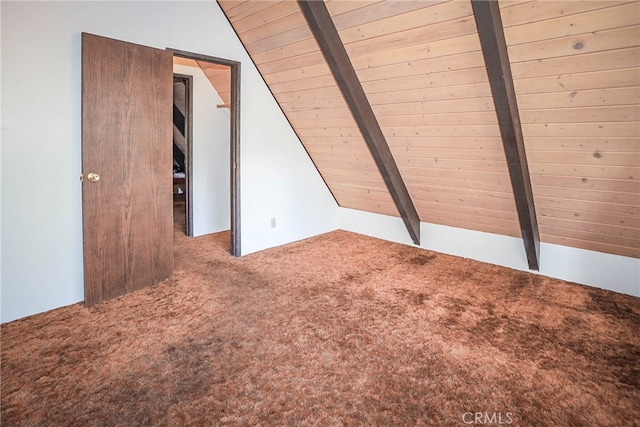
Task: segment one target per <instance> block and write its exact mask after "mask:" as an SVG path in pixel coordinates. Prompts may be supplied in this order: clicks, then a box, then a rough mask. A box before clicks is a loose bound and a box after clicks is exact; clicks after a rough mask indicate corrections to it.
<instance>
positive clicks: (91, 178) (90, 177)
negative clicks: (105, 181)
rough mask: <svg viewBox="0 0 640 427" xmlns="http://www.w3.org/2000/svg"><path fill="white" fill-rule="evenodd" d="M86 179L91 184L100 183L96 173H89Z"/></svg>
mask: <svg viewBox="0 0 640 427" xmlns="http://www.w3.org/2000/svg"><path fill="white" fill-rule="evenodd" d="M87 179H88V180H89V181H91V182H98V181H100V175H98V174H97V173H93V172H91V173H89V174H87Z"/></svg>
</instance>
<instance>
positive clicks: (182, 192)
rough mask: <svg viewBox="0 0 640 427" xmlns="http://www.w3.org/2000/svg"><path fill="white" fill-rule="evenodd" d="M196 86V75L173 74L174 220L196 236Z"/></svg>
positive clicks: (178, 225)
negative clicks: (194, 194) (194, 221)
mask: <svg viewBox="0 0 640 427" xmlns="http://www.w3.org/2000/svg"><path fill="white" fill-rule="evenodd" d="M192 88H193V76H191V75H188V74H176V73H174V74H173V212H174V215H173V216H174V218H173V221H174V224H175V227H176V228H177V229H180V230H181V231H182V232H184V234H186V235H187V236H193V217H192V212H193V204H192V201H193V192H192V187H191V170H192V146H193V145H192V136H191V135H192V129H193V120H192V102H193V95H192Z"/></svg>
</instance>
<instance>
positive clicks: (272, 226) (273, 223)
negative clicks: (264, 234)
mask: <svg viewBox="0 0 640 427" xmlns="http://www.w3.org/2000/svg"><path fill="white" fill-rule="evenodd" d="M271 228H276V219H275V218H271Z"/></svg>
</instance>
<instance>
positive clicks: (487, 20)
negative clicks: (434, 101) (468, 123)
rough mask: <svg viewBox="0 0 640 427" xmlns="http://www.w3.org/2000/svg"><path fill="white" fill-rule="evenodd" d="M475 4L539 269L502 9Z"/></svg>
mask: <svg viewBox="0 0 640 427" xmlns="http://www.w3.org/2000/svg"><path fill="white" fill-rule="evenodd" d="M471 5H472V7H473V14H474V16H475V20H476V26H477V27H478V35H479V37H480V45H481V46H482V54H483V55H484V62H485V65H486V68H487V74H488V76H489V84H490V86H491V93H492V95H493V103H494V105H495V108H496V114H497V116H498V125H499V126H500V135H501V136H502V145H503V147H504V153H505V156H506V158H507V166H508V168H509V176H510V178H511V187H512V188H513V196H514V198H515V202H516V210H517V211H518V220H519V221H520V230H521V232H522V240H523V242H524V247H525V252H526V255H527V261H528V263H529V269H531V270H539V269H540V262H539V260H540V234H539V231H538V221H537V219H536V210H535V204H534V200H533V191H532V189H531V177H530V175H529V166H528V164H527V156H526V153H525V147H524V138H523V136H522V127H521V125H520V114H519V112H518V103H517V102H516V92H515V89H514V86H513V76H512V75H511V65H510V63H509V55H508V52H507V43H506V40H505V38H504V29H503V26H502V18H501V16H500V7H499V5H498V1H497V0H472V1H471Z"/></svg>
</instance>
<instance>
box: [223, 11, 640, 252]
mask: <svg viewBox="0 0 640 427" xmlns="http://www.w3.org/2000/svg"><path fill="white" fill-rule="evenodd" d="M218 3H219V4H220V5H221V7H222V9H223V11H224V12H225V14H226V15H227V17H228V19H229V21H230V22H231V24H232V25H233V27H234V29H235V30H236V32H237V33H238V36H239V37H240V39H241V41H242V43H243V44H244V46H245V47H246V49H247V51H248V52H249V54H250V56H251V58H252V59H253V61H254V62H255V64H256V65H257V67H258V69H259V71H260V73H261V74H262V76H263V78H264V80H265V81H266V83H267V84H268V85H269V88H270V89H271V91H272V93H273V95H274V96H275V98H276V100H277V101H278V103H279V104H280V106H281V108H282V110H283V111H284V113H285V114H286V116H287V117H288V119H289V121H290V122H291V124H292V126H293V128H294V129H295V131H296V133H297V134H298V136H299V137H300V139H301V142H302V143H303V144H304V146H305V148H306V150H307V151H308V152H309V154H310V156H311V158H312V160H313V162H314V163H315V165H316V167H317V168H318V170H319V172H320V173H321V175H322V176H323V178H324V179H325V181H326V183H327V185H328V187H329V189H330V190H331V191H332V193H333V194H334V196H335V198H336V200H337V201H338V203H339V204H340V206H344V207H348V208H353V209H359V210H364V211H369V212H376V213H381V214H387V215H395V216H398V215H399V213H398V210H397V208H396V206H395V204H394V201H393V200H392V197H391V195H390V193H389V191H388V189H387V187H386V185H385V183H384V181H383V179H382V176H381V174H380V172H379V171H378V168H377V166H376V163H375V162H374V159H373V157H372V155H371V153H370V151H369V148H368V146H367V144H366V142H365V140H364V139H363V136H362V134H361V132H360V130H359V129H358V126H357V125H356V123H355V121H354V118H353V115H352V113H351V111H350V109H349V107H348V106H347V104H346V102H345V99H344V98H343V96H342V93H341V91H340V89H339V87H338V85H337V84H336V81H335V79H334V77H333V75H332V72H331V70H330V68H329V66H328V65H327V62H326V61H325V58H324V56H323V54H322V52H321V50H320V48H319V46H318V43H317V42H316V40H315V39H314V36H313V34H312V32H311V30H310V29H309V26H308V25H307V22H306V20H305V17H304V16H303V14H302V12H301V10H300V7H299V6H298V3H297V2H296V1H291V0H287V1H280V2H277V1H254V0H251V1H235V0H218ZM325 4H326V6H327V9H328V10H329V12H330V14H331V18H332V20H333V23H334V25H335V27H336V29H337V30H338V32H339V35H340V38H341V40H342V42H343V44H344V47H345V48H346V51H347V53H348V55H349V59H350V60H351V63H352V64H353V67H354V68H355V70H356V73H357V76H358V78H359V80H360V83H361V85H362V87H363V89H364V91H365V93H366V96H367V98H368V100H369V102H370V104H371V106H372V108H373V110H374V112H375V114H376V118H377V120H378V123H379V124H380V127H381V129H382V131H383V133H384V136H385V138H386V141H387V143H388V145H389V147H390V149H391V152H392V153H393V157H394V160H395V162H396V164H397V166H398V168H399V170H400V173H401V176H402V178H403V180H404V182H405V184H406V186H407V189H408V190H409V194H410V196H411V199H412V201H413V203H414V205H415V207H416V209H417V211H418V214H419V217H420V220H421V221H424V222H430V223H436V224H443V225H448V226H453V227H461V228H466V229H472V230H479V231H485V232H490V233H497V234H502V235H507V236H515V237H520V236H521V231H520V225H519V222H518V217H517V212H516V207H515V203H514V194H513V190H512V187H511V183H510V180H509V172H508V168H507V163H506V160H505V154H504V149H503V145H502V141H501V136H500V129H499V127H498V122H497V118H496V112H495V107H494V102H493V99H492V93H491V89H490V86H489V80H488V77H487V71H486V67H485V62H484V59H483V54H482V49H481V45H480V41H479V37H478V33H477V27H476V23H475V19H474V14H473V9H472V5H471V2H470V1H463V0H455V1H426V0H419V1H394V0H389V1H361V0H358V1H342V0H331V1H326V2H325ZM500 9H501V16H502V22H503V25H504V35H505V39H506V42H507V46H508V54H509V59H510V64H511V71H512V74H513V84H514V87H515V91H516V98H517V102H518V106H519V114H520V118H521V122H522V133H523V137H524V144H525V147H526V155H527V159H528V166H529V170H530V175H531V182H532V187H533V199H534V201H535V208H536V212H537V222H538V224H539V229H540V239H541V241H543V242H548V243H556V244H561V245H566V246H572V247H577V248H584V249H590V250H596V251H601V252H606V253H612V254H618V255H624V256H631V257H640V218H639V215H640V213H639V211H640V142H639V139H640V59H639V58H640V48H639V46H640V25H639V24H640V4H639V3H638V2H612V1H604V2H599V1H587V2H578V1H571V0H570V1H544V0H543V1H505V2H500Z"/></svg>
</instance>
